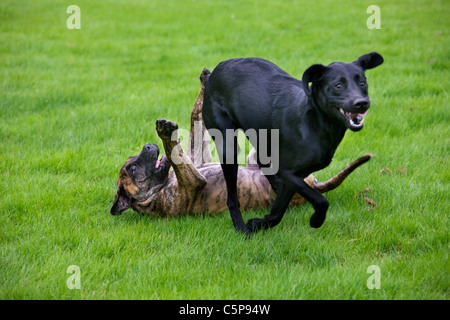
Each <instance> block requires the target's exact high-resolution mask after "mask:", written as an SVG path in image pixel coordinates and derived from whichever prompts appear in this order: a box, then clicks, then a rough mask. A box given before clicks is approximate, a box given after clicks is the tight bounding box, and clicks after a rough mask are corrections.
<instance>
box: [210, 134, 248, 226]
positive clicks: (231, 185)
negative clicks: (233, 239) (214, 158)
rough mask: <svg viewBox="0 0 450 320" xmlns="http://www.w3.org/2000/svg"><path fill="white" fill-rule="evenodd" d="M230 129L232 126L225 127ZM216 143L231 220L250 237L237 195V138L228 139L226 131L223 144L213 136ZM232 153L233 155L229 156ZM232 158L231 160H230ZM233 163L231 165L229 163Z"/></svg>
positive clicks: (223, 135)
mask: <svg viewBox="0 0 450 320" xmlns="http://www.w3.org/2000/svg"><path fill="white" fill-rule="evenodd" d="M225 127H226V128H230V127H231V126H225ZM211 136H212V137H213V139H214V142H215V143H216V148H217V152H218V155H219V159H220V163H221V167H222V172H223V175H224V178H225V183H226V185H227V193H228V194H227V206H228V209H229V210H230V216H231V220H232V221H233V224H234V227H235V229H236V230H237V231H238V232H241V233H244V234H245V235H250V234H251V230H249V229H248V228H247V226H246V225H245V222H244V219H242V214H241V211H240V209H239V208H240V204H239V198H238V194H237V176H238V170H239V165H238V160H237V155H238V144H237V136H233V137H227V134H226V130H223V131H222V139H223V140H222V144H220V142H218V140H217V139H216V137H215V136H214V135H213V134H212V135H211ZM228 140H229V141H228ZM228 152H229V153H232V154H228ZM230 158H231V159H230ZM230 160H231V161H232V162H231V163H230V162H229V161H230Z"/></svg>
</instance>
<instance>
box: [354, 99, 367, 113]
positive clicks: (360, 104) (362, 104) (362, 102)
mask: <svg viewBox="0 0 450 320" xmlns="http://www.w3.org/2000/svg"><path fill="white" fill-rule="evenodd" d="M353 106H354V107H355V108H357V109H361V110H367V109H368V108H369V101H368V100H367V99H358V100H356V101H355V102H354V103H353Z"/></svg>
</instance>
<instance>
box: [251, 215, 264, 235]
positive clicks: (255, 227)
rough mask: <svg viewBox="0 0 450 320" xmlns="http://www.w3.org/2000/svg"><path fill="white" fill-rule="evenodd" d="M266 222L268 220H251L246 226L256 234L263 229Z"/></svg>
mask: <svg viewBox="0 0 450 320" xmlns="http://www.w3.org/2000/svg"><path fill="white" fill-rule="evenodd" d="M265 222H266V220H264V219H260V218H255V219H250V220H248V221H247V223H246V226H247V228H248V229H249V230H250V231H251V232H256V231H259V230H261V229H262V228H263V225H264V223H265Z"/></svg>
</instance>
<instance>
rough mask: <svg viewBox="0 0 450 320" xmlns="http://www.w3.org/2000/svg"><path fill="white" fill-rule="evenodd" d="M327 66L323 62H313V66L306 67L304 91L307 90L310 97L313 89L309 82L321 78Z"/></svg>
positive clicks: (303, 79)
mask: <svg viewBox="0 0 450 320" xmlns="http://www.w3.org/2000/svg"><path fill="white" fill-rule="evenodd" d="M327 68H328V67H325V66H324V65H323V64H313V65H312V66H311V67H309V68H308V69H306V71H305V72H303V76H302V85H303V91H305V93H306V95H307V96H308V97H309V96H310V95H311V90H309V83H310V82H314V81H318V80H320V79H321V78H322V76H323V73H324V72H325V70H327Z"/></svg>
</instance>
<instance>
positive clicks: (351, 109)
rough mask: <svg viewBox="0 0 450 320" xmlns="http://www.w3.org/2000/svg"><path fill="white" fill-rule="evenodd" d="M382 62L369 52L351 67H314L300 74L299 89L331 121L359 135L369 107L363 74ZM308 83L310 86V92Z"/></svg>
mask: <svg viewBox="0 0 450 320" xmlns="http://www.w3.org/2000/svg"><path fill="white" fill-rule="evenodd" d="M383 61H384V60H383V57H382V56H381V55H380V54H378V53H376V52H372V53H368V54H365V55H363V56H361V57H359V58H358V59H357V60H356V61H354V62H351V63H343V62H333V63H331V64H330V65H328V66H324V65H321V64H314V65H312V66H311V67H309V68H308V69H307V70H306V71H305V72H304V73H303V77H302V84H303V89H304V91H305V93H306V94H307V95H308V96H312V98H313V101H315V102H316V104H317V105H318V106H319V108H321V109H322V111H323V112H325V113H326V114H328V115H330V116H331V118H332V119H334V121H337V122H339V123H341V124H343V125H345V126H346V127H347V128H348V129H350V130H352V131H359V130H361V129H362V128H363V121H364V119H363V117H364V116H365V114H366V113H367V110H368V109H369V107H370V100H369V94H368V90H369V88H368V85H367V81H366V77H365V75H364V71H366V70H367V69H372V68H375V67H377V66H379V65H380V64H382V63H383ZM309 82H312V86H311V88H309V86H308V83H309Z"/></svg>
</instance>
